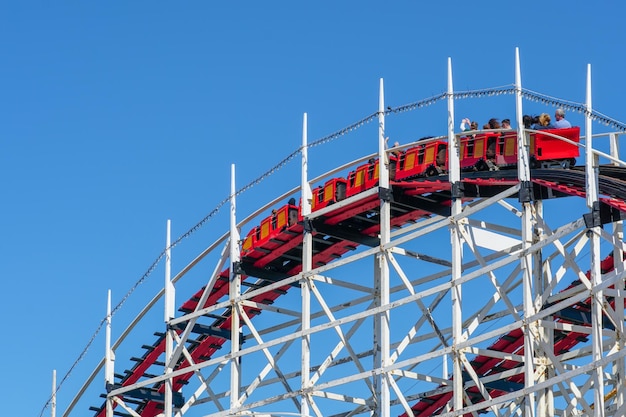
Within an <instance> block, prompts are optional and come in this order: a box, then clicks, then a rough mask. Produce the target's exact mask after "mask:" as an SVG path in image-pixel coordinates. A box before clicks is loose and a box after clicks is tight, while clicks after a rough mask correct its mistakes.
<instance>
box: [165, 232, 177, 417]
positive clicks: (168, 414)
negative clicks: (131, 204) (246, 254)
mask: <svg viewBox="0 0 626 417" xmlns="http://www.w3.org/2000/svg"><path fill="white" fill-rule="evenodd" d="M166 229H167V230H166V238H165V314H164V316H165V317H164V318H165V375H168V374H170V373H172V371H173V370H174V366H175V363H172V352H173V350H174V337H173V335H172V331H173V330H172V329H170V320H172V319H173V318H174V305H175V302H174V300H175V294H176V293H175V289H174V284H173V283H172V279H171V275H172V274H171V271H172V249H171V248H170V246H171V221H170V220H168V221H167V226H166ZM164 385H165V391H164V394H163V396H164V398H163V416H164V417H172V389H173V385H172V378H168V379H166V380H165V381H164Z"/></svg>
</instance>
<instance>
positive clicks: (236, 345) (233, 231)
mask: <svg viewBox="0 0 626 417" xmlns="http://www.w3.org/2000/svg"><path fill="white" fill-rule="evenodd" d="M235 193H236V191H235V165H234V164H232V165H231V169H230V280H229V287H228V297H229V300H230V304H231V314H232V320H231V324H230V353H231V361H230V408H231V410H232V409H235V408H237V407H239V406H240V405H241V404H240V403H239V391H240V385H241V358H239V357H236V355H237V354H238V353H239V350H240V348H241V340H240V322H241V318H240V315H239V301H238V300H239V297H240V296H241V274H240V273H239V268H237V267H236V266H237V265H238V264H239V261H240V253H239V231H238V230H237V220H236V204H235Z"/></svg>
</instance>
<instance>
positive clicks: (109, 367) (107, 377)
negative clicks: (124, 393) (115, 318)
mask: <svg viewBox="0 0 626 417" xmlns="http://www.w3.org/2000/svg"><path fill="white" fill-rule="evenodd" d="M106 322H107V324H106V331H105V344H106V351H105V354H104V381H105V384H106V388H107V392H109V391H110V390H112V389H113V383H114V366H113V365H114V363H115V354H114V353H113V351H112V350H111V290H108V292H107V319H106ZM106 415H107V417H113V399H112V398H111V397H110V396H108V395H107V399H106Z"/></svg>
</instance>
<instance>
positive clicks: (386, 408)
mask: <svg viewBox="0 0 626 417" xmlns="http://www.w3.org/2000/svg"><path fill="white" fill-rule="evenodd" d="M385 148H386V147H385V90H384V83H383V79H382V78H381V79H380V82H379V93H378V166H379V182H378V184H379V195H380V197H381V198H380V220H379V221H380V252H379V253H378V254H376V257H375V263H376V264H375V267H374V279H375V281H376V282H375V284H374V287H375V288H376V289H377V290H378V295H379V297H378V304H379V305H380V306H385V305H387V304H389V265H388V263H387V257H386V253H385V249H384V247H385V245H387V244H388V243H389V241H390V238H391V233H390V222H391V208H390V201H389V198H390V193H391V189H390V188H389V171H388V169H389V163H388V158H387V152H386V149H385ZM375 332H376V333H377V334H375V336H374V343H375V344H376V341H378V346H374V350H375V352H378V351H379V352H380V356H379V357H378V360H377V363H376V366H377V367H379V368H380V369H381V370H382V369H383V368H384V367H385V366H387V364H388V362H389V351H390V347H389V343H390V342H389V337H390V336H389V310H384V311H383V312H382V313H380V314H378V317H377V318H376V324H375ZM388 377H389V375H388V374H387V373H383V372H381V373H380V374H379V376H378V381H377V382H378V387H379V388H380V395H379V397H378V399H379V402H378V407H377V408H378V411H379V414H378V415H379V416H380V417H389V416H390V413H391V398H390V395H389V380H388V379H387V378H388Z"/></svg>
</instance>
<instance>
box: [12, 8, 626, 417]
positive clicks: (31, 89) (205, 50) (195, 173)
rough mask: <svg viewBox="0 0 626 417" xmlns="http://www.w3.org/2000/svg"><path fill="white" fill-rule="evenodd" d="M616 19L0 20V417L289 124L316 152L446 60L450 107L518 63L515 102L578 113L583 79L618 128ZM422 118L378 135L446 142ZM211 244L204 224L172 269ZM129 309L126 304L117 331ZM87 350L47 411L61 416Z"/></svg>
mask: <svg viewBox="0 0 626 417" xmlns="http://www.w3.org/2000/svg"><path fill="white" fill-rule="evenodd" d="M305 3H306V4H305ZM625 12H626V6H625V5H624V3H623V2H621V1H618V0H613V1H599V2H589V1H581V0H574V1H570V2H537V1H529V2H504V1H477V2H463V1H448V2H438V1H437V2H435V1H432V2H418V1H397V2H387V3H384V2H373V1H361V2H356V1H352V2H348V1H345V2H335V1H325V0H323V1H316V2H294V1H279V2H249V1H244V2H232V3H229V2H209V1H205V2H200V1H188V2H161V1H156V2H155V1H134V2H121V1H113V2H84V1H76V0H74V1H71V0H70V1H64V2H44V1H41V2H33V1H19V2H18V1H7V0H5V1H1V2H0V57H1V58H0V60H1V61H0V62H1V63H2V64H1V65H0V147H1V148H0V174H1V176H2V178H3V180H2V182H1V183H0V190H1V191H0V194H1V206H0V207H1V209H0V214H1V215H0V230H1V231H2V239H1V241H0V253H1V255H0V259H1V262H0V278H1V282H2V291H1V292H0V308H1V310H0V311H1V312H2V316H3V317H4V318H5V320H4V331H3V343H2V344H1V345H0V357H2V358H3V377H2V378H1V379H0V399H1V400H2V404H3V407H2V408H3V409H2V412H0V414H1V415H3V416H4V415H6V416H38V415H39V413H40V410H41V409H42V407H43V406H44V404H45V402H46V400H47V399H48V397H49V394H50V390H51V378H52V370H53V369H57V372H58V379H59V380H60V379H61V378H62V377H63V376H64V375H65V374H66V373H67V371H68V370H69V368H70V366H71V365H72V364H73V363H74V361H75V360H76V359H77V357H78V355H79V354H80V353H81V352H82V350H83V348H84V347H85V345H86V344H87V343H88V342H89V339H90V338H91V336H92V334H93V332H94V331H95V330H96V328H97V327H98V325H99V323H100V320H101V319H102V317H103V315H104V312H105V299H106V291H107V290H108V289H112V291H113V303H114V304H117V303H118V302H119V301H120V300H121V298H122V297H123V295H124V294H126V293H127V291H128V290H129V289H130V288H131V287H132V286H133V285H134V284H135V282H137V280H138V279H139V278H140V277H141V276H142V275H143V274H144V272H145V271H146V270H147V269H148V267H149V266H150V264H151V263H152V262H153V261H154V260H155V259H156V257H157V256H158V255H159V253H160V252H161V250H162V248H163V246H164V243H165V222H166V220H167V219H168V218H169V219H172V222H173V235H174V237H177V236H179V235H181V234H182V233H184V232H185V231H187V230H188V229H189V228H190V227H192V226H193V225H194V224H196V223H197V222H198V221H200V220H201V219H202V218H203V217H204V216H205V215H207V214H208V213H209V212H210V211H211V210H212V209H213V208H214V207H215V206H216V205H217V204H218V203H219V202H220V201H222V199H224V198H225V197H226V196H227V194H228V190H229V181H230V180H229V170H230V164H232V163H234V164H236V166H237V184H238V185H239V186H242V185H244V184H246V183H248V182H249V181H251V180H252V179H254V178H256V177H258V176H259V175H261V174H262V173H263V172H265V171H266V170H267V169H268V168H270V167H271V166H273V165H274V164H275V163H277V162H278V161H280V160H281V159H282V158H284V157H285V156H287V155H288V154H289V153H291V152H292V151H293V150H294V149H296V148H297V147H298V146H299V144H300V140H301V139H300V135H301V123H302V114H303V113H304V112H307V113H308V115H309V138H310V140H315V139H317V138H320V137H323V136H325V135H328V134H330V133H332V132H335V131H337V130H339V129H341V128H343V127H345V126H347V125H349V124H351V123H353V122H355V121H357V120H359V119H361V118H363V117H365V116H367V115H369V114H371V113H373V112H375V111H376V109H377V102H378V101H377V100H378V80H379V78H384V80H385V93H386V103H387V104H388V105H390V106H399V105H402V104H406V103H410V102H414V101H418V100H420V99H423V98H426V97H429V96H432V95H435V94H438V93H441V92H442V91H444V90H445V88H446V72H445V71H446V65H447V58H448V57H451V58H452V62H453V66H454V85H455V89H457V90H464V89H478V88H485V87H491V86H500V85H505V84H511V83H512V82H513V76H514V73H513V70H514V67H513V62H514V52H515V47H519V48H520V55H521V59H522V82H523V85H524V87H526V88H528V89H532V90H535V91H540V92H542V93H545V94H548V95H552V96H556V97H560V98H565V99H568V100H572V101H578V102H582V101H584V92H585V72H586V65H587V64H588V63H590V64H592V71H593V86H594V103H593V104H594V108H596V109H598V110H599V111H601V112H603V113H605V114H607V115H609V116H611V117H613V118H615V119H618V120H622V121H623V120H625V119H626V116H625V115H624V108H623V103H622V100H623V97H625V96H626V78H624V67H625V65H626V62H625V58H624V53H623V52H624V48H625V47H626V29H625V28H624V25H623V16H624V14H625ZM509 104H511V107H509V108H508V113H507V114H501V113H500V112H501V111H502V109H503V108H502V107H499V106H497V105H496V106H493V105H491V107H490V104H489V102H488V101H485V104H484V106H483V105H482V104H481V102H480V101H478V102H472V104H471V105H469V104H460V105H459V106H460V109H459V110H458V112H457V118H458V120H459V121H460V119H461V118H462V117H466V116H467V117H471V118H474V119H476V120H478V121H479V122H480V123H484V122H486V120H487V119H489V118H490V117H499V118H505V117H509V118H514V113H513V112H512V111H513V110H512V109H513V107H512V104H513V102H512V99H511V101H510V102H509ZM463 106H465V107H463ZM527 106H529V107H528V112H535V113H538V112H541V111H543V108H541V107H539V105H538V104H537V107H533V105H532V104H530V105H527ZM428 111H429V110H425V111H424V113H423V115H422V114H421V113H418V112H413V114H411V115H410V116H402V117H404V118H402V117H398V118H397V119H398V121H397V122H395V121H394V119H393V118H392V117H389V118H388V120H387V130H388V132H389V134H390V135H391V136H392V138H398V139H399V140H402V139H405V140H407V141H408V140H409V139H411V140H413V139H416V138H418V137H420V136H425V135H435V134H443V133H445V112H442V113H439V115H438V116H437V117H430V113H428ZM549 111H552V109H550V110H549ZM573 121H574V122H578V123H580V119H578V120H576V119H574V120H573ZM363 132H364V133H361V134H360V136H357V139H358V140H363V141H365V140H369V142H366V143H367V145H362V144H359V149H360V150H363V152H365V151H367V152H373V151H374V150H375V149H376V143H375V141H376V133H375V128H374V127H373V125H372V126H371V127H367V128H365V129H364V130H363ZM368 135H369V136H368ZM367 138H369V139H367ZM348 147H354V142H352V143H349V142H345V143H342V144H339V145H337V147H336V148H333V149H345V148H348ZM337 153H338V152H337V151H336V150H334V151H333V152H332V154H328V155H325V156H324V158H327V160H328V161H331V162H332V161H334V160H335V159H334V158H336V157H337ZM315 157H317V158H318V160H317V161H318V162H317V165H315V164H316V162H312V164H313V167H312V169H313V170H314V171H315V170H317V172H314V173H320V172H323V170H324V168H326V167H325V166H324V163H323V162H321V161H322V160H324V161H326V159H323V158H321V157H320V155H319V154H317V155H315ZM340 159H341V158H339V159H337V160H340ZM331 162H329V163H331ZM291 165H294V166H293V167H291V168H286V172H287V173H293V175H285V174H282V176H280V175H279V174H277V176H278V177H277V178H276V179H272V181H274V183H272V184H271V186H266V185H263V186H261V188H259V191H257V192H256V194H254V193H251V197H247V199H246V198H242V202H241V204H240V205H239V207H238V208H239V210H240V212H241V215H242V216H243V215H247V214H248V213H250V212H251V211H252V210H253V209H254V206H255V204H256V203H255V201H262V202H265V201H267V200H268V199H269V197H273V196H275V195H277V194H278V193H281V192H283V191H286V189H287V188H290V187H293V186H295V185H297V184H298V178H299V177H298V175H299V173H298V172H299V171H298V163H297V162H296V163H295V164H293V163H292V164H291ZM290 170H291V171H290ZM294 178H295V179H294ZM263 187H264V188H263ZM226 229H227V224H225V223H223V222H221V223H219V222H218V221H216V222H209V223H207V224H206V225H205V226H204V227H203V228H202V231H201V232H198V233H197V234H196V235H195V236H194V238H193V239H195V240H193V239H190V240H191V243H189V244H188V246H186V247H184V248H182V249H180V252H178V253H177V252H175V254H174V268H175V269H176V267H179V268H180V267H181V266H182V265H183V264H184V263H185V261H186V260H187V259H190V258H191V257H192V256H194V255H195V254H197V253H198V252H199V250H201V249H202V248H203V247H204V246H203V245H206V244H207V243H208V242H209V237H210V236H215V235H218V234H221V233H222V232H223V231H225V230H226ZM205 236H206V239H205ZM185 244H187V243H185ZM179 254H180V255H179ZM177 256H178V258H177ZM178 259H180V261H178ZM162 276H163V275H162V266H161V267H159V269H157V271H155V273H154V275H153V276H151V277H150V279H149V280H148V281H149V282H147V283H146V284H144V285H143V286H142V289H140V290H139V292H141V291H145V292H146V294H150V295H151V294H153V293H154V291H155V289H158V288H159V287H160V286H161V285H162ZM200 285H201V284H198V285H197V287H198V288H199V286H200ZM144 287H145V288H144ZM194 289H196V288H194ZM186 295H188V293H187V294H185V293H183V294H181V295H180V297H181V301H182V297H184V296H186ZM142 305H143V304H142V302H140V301H134V299H130V300H129V301H128V302H127V304H126V305H125V307H124V308H129V309H131V311H130V312H129V313H126V314H128V315H129V316H132V315H133V314H135V313H136V309H137V308H140V307H141V306H142ZM120 317H124V313H120ZM122 321H123V320H122ZM156 330H159V329H157V328H155V329H147V330H146V331H145V332H146V334H148V335H150V337H149V338H147V340H143V341H142V342H140V343H151V342H152V340H153V337H152V336H151V335H152V331H156ZM101 339H102V338H101V337H100V338H99V339H98V341H97V343H96V344H94V346H92V347H91V349H90V351H89V357H88V358H86V359H85V360H83V361H81V363H80V364H79V366H78V367H77V368H76V369H75V370H74V371H73V373H72V374H71V376H70V378H69V379H68V381H67V383H66V386H64V387H63V389H62V391H61V392H60V393H59V398H58V401H59V409H58V413H59V414H60V413H62V412H63V409H64V406H65V405H67V402H68V401H69V400H70V399H71V397H72V396H73V394H74V392H75V390H76V388H77V387H78V386H79V385H80V384H81V383H82V381H83V380H84V379H85V378H86V376H87V375H88V373H89V372H90V371H91V369H92V368H93V366H94V364H95V363H96V361H97V358H98V357H99V355H101V354H102V352H103V345H102V343H103V342H101ZM140 343H138V344H137V350H136V351H135V352H134V353H132V354H134V355H139V354H140V353H141V350H140V349H139V347H140ZM100 402H101V400H100V399H98V398H93V399H92V401H91V404H93V405H97V404H99V403H100ZM82 411H83V412H84V414H83V413H82V412H81V413H79V414H83V415H90V414H91V413H90V412H88V411H86V410H82ZM44 415H49V410H46V412H45V413H44Z"/></svg>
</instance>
